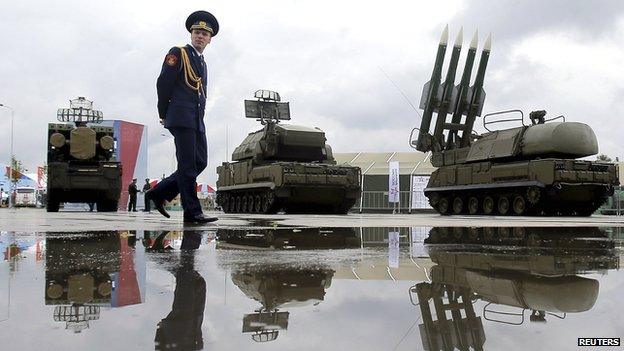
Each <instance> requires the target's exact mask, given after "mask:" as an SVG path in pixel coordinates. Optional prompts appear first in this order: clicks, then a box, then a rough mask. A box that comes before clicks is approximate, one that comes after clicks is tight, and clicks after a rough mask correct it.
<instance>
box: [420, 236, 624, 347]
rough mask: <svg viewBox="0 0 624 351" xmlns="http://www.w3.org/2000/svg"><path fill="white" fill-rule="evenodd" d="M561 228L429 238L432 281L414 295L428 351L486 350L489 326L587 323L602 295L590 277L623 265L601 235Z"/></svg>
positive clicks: (608, 241)
mask: <svg viewBox="0 0 624 351" xmlns="http://www.w3.org/2000/svg"><path fill="white" fill-rule="evenodd" d="M516 229H518V230H517V231H516ZM560 229H561V228H492V227H489V228H440V227H438V228H433V229H432V230H431V232H430V234H429V237H428V238H426V239H425V245H426V246H425V248H426V251H427V253H428V255H429V257H431V260H432V261H433V262H434V263H435V266H433V267H431V270H430V272H429V276H428V277H430V281H429V282H421V283H417V284H415V285H414V286H412V287H411V288H410V290H409V292H410V301H411V302H412V303H413V304H414V305H417V306H418V308H419V309H420V312H421V317H422V323H421V324H419V330H420V335H421V340H422V343H423V349H424V350H454V349H458V350H469V349H472V350H483V349H488V348H487V347H484V344H485V342H486V341H487V337H486V334H485V332H486V329H484V322H483V320H486V321H487V323H488V324H490V328H487V329H492V328H491V323H501V324H505V325H508V326H509V325H514V326H518V327H520V326H521V325H523V324H524V325H526V324H527V322H529V323H545V322H548V321H549V320H550V321H552V320H558V322H559V323H563V324H565V323H566V321H564V320H563V319H565V318H566V317H567V318H570V317H572V318H574V316H575V315H576V316H577V318H579V319H582V318H583V314H582V313H584V312H587V311H590V310H592V309H593V308H594V306H595V304H596V300H597V298H598V295H599V291H600V280H599V279H593V278H592V277H591V275H590V274H596V273H599V274H607V272H608V271H609V270H615V269H619V267H620V263H619V257H618V251H617V249H616V245H617V244H616V243H615V241H614V240H613V239H610V238H609V236H608V234H607V233H606V232H604V231H602V229H598V228H582V227H581V228H569V229H564V230H561V231H560ZM447 233H448V235H447ZM491 233H493V234H494V236H493V237H490V235H491ZM458 238H462V239H464V240H463V241H464V242H469V243H472V244H473V245H466V244H465V243H464V242H461V243H459V244H457V239H458ZM434 242H435V244H432V243H434ZM492 244H493V245H492ZM440 311H442V313H440ZM449 312H450V313H449ZM527 317H528V318H527ZM563 324H562V325H563ZM533 328H539V326H538V325H534V326H533Z"/></svg>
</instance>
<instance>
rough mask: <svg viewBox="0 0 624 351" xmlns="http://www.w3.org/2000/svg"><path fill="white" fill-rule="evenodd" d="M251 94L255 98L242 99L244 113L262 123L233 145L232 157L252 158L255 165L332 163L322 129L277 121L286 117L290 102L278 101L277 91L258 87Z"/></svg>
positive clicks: (239, 158)
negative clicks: (259, 127) (292, 162)
mask: <svg viewBox="0 0 624 351" xmlns="http://www.w3.org/2000/svg"><path fill="white" fill-rule="evenodd" d="M254 96H255V98H256V99H257V100H245V116H246V117H247V118H254V119H256V120H257V121H259V122H260V123H261V124H262V125H263V126H264V127H263V128H262V129H260V130H258V131H255V132H253V133H250V134H249V135H247V137H246V138H245V139H244V140H243V142H242V143H241V144H240V145H239V146H238V147H237V148H236V149H234V152H233V153H232V160H234V161H242V160H247V159H252V160H253V163H254V164H257V165H259V164H265V163H270V162H274V161H296V162H319V163H327V164H335V163H336V161H335V160H334V157H333V154H332V151H331V147H330V146H329V145H328V144H326V143H325V142H326V141H327V139H326V138H325V133H324V132H323V131H322V130H320V129H319V128H310V127H304V126H297V125H290V124H281V123H280V121H283V120H290V106H289V103H288V102H280V96H279V94H278V93H277V92H274V91H268V90H258V91H256V93H255V94H254Z"/></svg>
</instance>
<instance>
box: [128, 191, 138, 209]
mask: <svg viewBox="0 0 624 351" xmlns="http://www.w3.org/2000/svg"><path fill="white" fill-rule="evenodd" d="M136 199H137V197H136V195H130V200H129V201H128V212H130V211H133V212H136Z"/></svg>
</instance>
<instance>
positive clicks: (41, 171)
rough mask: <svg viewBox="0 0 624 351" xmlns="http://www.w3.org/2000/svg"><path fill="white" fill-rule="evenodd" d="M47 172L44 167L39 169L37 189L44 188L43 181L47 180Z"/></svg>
mask: <svg viewBox="0 0 624 351" xmlns="http://www.w3.org/2000/svg"><path fill="white" fill-rule="evenodd" d="M45 176H46V175H45V171H44V168H43V167H37V187H38V188H39V189H41V188H44V187H45V186H44V184H43V180H44V179H45Z"/></svg>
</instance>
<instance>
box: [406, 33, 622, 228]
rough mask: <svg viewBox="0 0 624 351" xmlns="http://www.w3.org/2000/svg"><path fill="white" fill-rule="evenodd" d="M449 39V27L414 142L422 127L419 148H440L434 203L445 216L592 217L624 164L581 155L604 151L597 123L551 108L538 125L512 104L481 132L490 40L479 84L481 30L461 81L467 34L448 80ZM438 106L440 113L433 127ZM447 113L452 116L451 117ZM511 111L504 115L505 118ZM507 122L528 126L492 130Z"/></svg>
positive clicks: (535, 117) (535, 116) (430, 192)
mask: <svg viewBox="0 0 624 351" xmlns="http://www.w3.org/2000/svg"><path fill="white" fill-rule="evenodd" d="M447 39H448V28H446V29H445V31H444V33H443V34H442V38H441V40H440V44H439V47H438V52H437V56H436V60H435V64H434V69H433V74H432V76H431V80H430V81H429V82H428V83H427V84H426V85H425V86H424V89H423V95H422V98H421V104H420V107H421V109H423V110H424V113H423V116H422V117H423V118H422V122H421V126H420V129H419V131H418V138H417V140H412V136H413V134H414V131H415V130H416V129H414V130H413V131H412V136H410V144H411V145H412V147H415V148H416V149H417V150H419V151H422V152H432V156H431V163H432V164H433V166H435V167H437V168H438V169H437V170H436V171H434V172H433V174H432V175H431V177H430V179H429V183H428V185H427V188H426V189H425V195H426V196H427V198H428V199H429V202H430V204H431V206H432V207H433V208H434V209H436V210H437V211H438V212H439V213H441V214H445V215H446V214H471V215H474V214H486V215H490V214H499V215H541V214H544V215H575V216H589V215H591V214H592V213H593V212H594V211H595V210H596V209H598V207H600V206H601V205H602V204H603V203H604V202H605V201H606V200H607V198H608V196H609V195H611V194H612V193H613V186H615V185H619V180H618V172H617V169H616V165H614V164H611V163H602V162H592V161H586V160H580V158H582V157H587V156H591V155H595V154H597V153H598V142H597V139H596V135H595V134H594V132H593V131H592V129H591V128H590V127H589V126H588V125H586V124H583V123H578V122H566V121H565V118H564V117H563V116H559V117H555V118H551V119H546V118H545V115H546V111H533V112H531V113H530V115H529V117H530V120H531V124H530V125H525V124H524V115H523V113H522V111H520V110H509V111H501V112H495V113H490V114H487V115H485V116H484V117H483V127H484V128H485V129H486V130H487V132H486V133H484V134H481V135H479V134H476V132H475V130H474V129H473V126H474V122H475V120H476V117H477V116H481V112H482V109H483V103H484V101H485V92H484V91H483V80H484V76H485V70H486V67H487V62H488V58H489V55H490V46H491V45H490V38H488V39H487V41H486V43H485V45H484V48H483V51H482V53H481V58H480V61H479V67H478V70H477V73H476V78H475V82H474V85H473V86H471V87H469V84H470V78H471V74H472V67H473V64H474V60H475V56H476V51H477V36H476V34H475V37H474V38H473V40H472V43H471V44H470V48H469V49H468V54H467V58H466V64H465V66H464V71H463V75H462V77H461V80H460V83H459V85H457V86H455V85H454V84H455V71H456V70H457V65H458V61H459V55H460V52H461V46H462V33H461V32H460V33H459V35H458V37H457V39H456V41H455V45H454V47H453V49H452V54H451V59H450V64H449V68H448V71H447V75H446V78H445V81H444V82H443V83H441V82H440V79H441V76H442V64H443V61H444V54H445V52H446V45H447ZM434 112H435V113H437V117H436V121H435V127H433V132H432V133H430V129H431V122H432V119H433V113H434ZM510 114H513V115H511V116H510ZM447 115H451V116H452V118H451V120H450V121H449V120H447ZM503 115H504V116H505V117H503V119H500V118H499V117H498V116H503ZM495 116H497V117H495ZM488 117H490V118H489V120H488ZM491 117H495V118H497V119H496V120H492V118H491ZM559 119H560V121H558V120H559ZM501 122H517V123H519V124H521V126H520V127H516V128H511V129H503V130H490V129H489V128H490V127H491V126H492V125H493V124H495V123H501Z"/></svg>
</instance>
